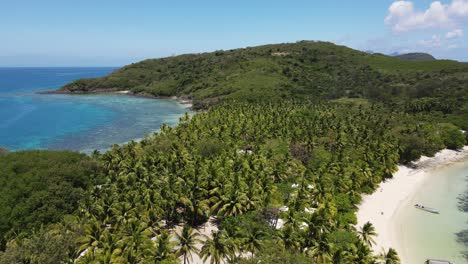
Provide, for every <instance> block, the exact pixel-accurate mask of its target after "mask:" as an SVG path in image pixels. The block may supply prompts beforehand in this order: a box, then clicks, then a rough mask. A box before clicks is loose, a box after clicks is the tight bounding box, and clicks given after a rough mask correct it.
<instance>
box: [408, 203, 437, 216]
mask: <svg viewBox="0 0 468 264" xmlns="http://www.w3.org/2000/svg"><path fill="white" fill-rule="evenodd" d="M414 207H416V208H418V209H421V210H424V211H426V212H429V213H433V214H439V213H440V212H439V210H437V209H435V208H431V207H427V206H424V205H422V204H415V205H414Z"/></svg>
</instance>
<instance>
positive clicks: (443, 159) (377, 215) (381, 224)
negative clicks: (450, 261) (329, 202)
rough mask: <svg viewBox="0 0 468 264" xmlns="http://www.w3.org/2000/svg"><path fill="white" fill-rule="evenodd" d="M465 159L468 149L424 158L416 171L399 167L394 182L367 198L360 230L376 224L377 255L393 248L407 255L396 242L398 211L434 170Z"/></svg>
mask: <svg viewBox="0 0 468 264" xmlns="http://www.w3.org/2000/svg"><path fill="white" fill-rule="evenodd" d="M463 160H468V146H465V147H464V148H463V149H462V150H461V151H453V150H447V149H445V150H442V151H440V152H438V153H437V154H436V155H435V157H431V158H428V157H422V158H421V159H420V160H418V161H416V162H414V165H415V167H414V168H409V167H407V166H402V165H400V166H398V171H397V172H396V173H395V174H394V176H393V179H390V180H388V181H386V182H383V183H381V184H380V186H379V188H378V189H377V190H376V192H374V193H373V194H372V195H364V196H363V201H362V203H361V205H360V206H359V210H358V213H357V218H358V227H361V226H362V225H364V223H366V222H367V221H370V222H371V223H372V224H373V225H374V227H375V229H376V232H377V233H378V236H377V237H375V242H376V245H374V247H373V249H374V251H375V253H380V252H381V251H382V249H385V250H388V248H390V247H392V248H395V249H396V250H397V251H398V252H399V253H400V252H404V250H403V248H402V247H401V244H400V243H398V241H397V239H396V232H397V230H396V229H395V226H394V224H395V222H396V219H395V214H396V212H397V211H398V209H399V208H400V207H401V206H402V205H403V204H404V203H405V201H407V200H408V199H409V198H411V197H412V196H413V195H414V194H415V193H416V192H417V191H418V189H419V187H420V186H421V185H422V184H423V182H424V181H426V180H427V179H428V178H429V177H428V176H430V173H431V172H432V171H433V170H435V169H438V168H440V167H444V166H448V165H450V164H452V163H454V162H458V161H463ZM400 258H401V260H402V263H407V262H406V261H405V259H406V258H405V256H404V255H401V253H400Z"/></svg>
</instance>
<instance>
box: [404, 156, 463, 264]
mask: <svg viewBox="0 0 468 264" xmlns="http://www.w3.org/2000/svg"><path fill="white" fill-rule="evenodd" d="M467 177H468V162H463V163H457V164H453V165H450V166H448V167H444V168H441V169H438V170H436V171H434V172H433V173H431V175H430V178H428V180H427V181H426V182H424V184H423V185H422V186H421V187H420V189H419V190H418V192H417V193H416V194H415V195H414V196H412V197H410V198H409V199H408V201H406V202H405V204H404V205H403V206H402V207H401V209H400V210H399V211H398V212H397V213H396V214H397V215H396V219H397V223H395V225H396V226H397V230H399V231H400V232H398V234H397V239H398V241H399V242H400V246H401V247H402V250H400V251H401V252H400V254H402V255H404V259H406V260H407V263H408V264H413V263H414V264H417V263H424V261H425V260H426V259H428V258H434V259H444V260H449V261H452V262H453V263H457V264H463V263H468V260H467V259H466V258H464V257H463V255H462V252H466V251H467V250H468V248H466V246H464V245H463V244H460V243H458V242H457V241H456V240H457V237H456V233H458V232H460V231H462V230H467V229H468V213H466V212H461V211H460V210H459V208H458V206H457V205H458V197H459V196H460V194H462V193H464V192H465V191H466V190H467V188H468V182H467ZM416 203H420V204H425V205H427V206H429V207H434V208H437V209H439V210H440V214H431V213H428V212H425V211H422V210H418V209H415V208H414V207H413V205H414V204H416Z"/></svg>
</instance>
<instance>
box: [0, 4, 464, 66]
mask: <svg viewBox="0 0 468 264" xmlns="http://www.w3.org/2000/svg"><path fill="white" fill-rule="evenodd" d="M465 31H467V32H466V34H465ZM466 35H468V0H445V1H441V2H438V1H426V0H414V1H387V0H360V1H343V0H341V1H338V0H328V1H313V0H308V1H301V0H288V1H275V0H270V1H262V0H257V1H255V0H250V1H246V0H237V1H229V2H228V1H219V0H218V1H211V0H210V1H203V0H199V1H182V0H172V1H159V0H152V1H149V0H138V1H130V0H128V1H119V0H113V1H108V0H94V1H90V0H80V1H71V0H60V1H58V0H41V1H37V0H28V1H26V0H15V1H8V0H0V36H1V38H0V66H120V65H125V64H128V63H131V62H136V61H139V60H142V59H145V58H154V57H164V56H170V55H174V54H182V53H189V52H190V53H193V52H203V51H213V50H218V49H230V48H239V47H245V46H254V45H260V44H268V43H280V42H294V41H297V40H304V39H306V40H325V41H332V42H335V43H337V44H342V45H347V46H350V47H353V48H356V49H360V50H372V51H376V52H383V53H393V52H410V51H424V52H430V53H432V54H433V55H435V56H436V57H438V58H450V59H457V60H463V61H468V45H467V40H468V39H467V37H466Z"/></svg>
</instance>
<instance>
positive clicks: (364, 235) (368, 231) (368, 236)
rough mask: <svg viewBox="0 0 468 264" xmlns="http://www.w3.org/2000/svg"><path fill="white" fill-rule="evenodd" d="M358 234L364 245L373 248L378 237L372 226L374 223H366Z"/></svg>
mask: <svg viewBox="0 0 468 264" xmlns="http://www.w3.org/2000/svg"><path fill="white" fill-rule="evenodd" d="M358 234H359V236H360V237H361V239H362V241H364V243H366V244H367V245H368V246H369V247H372V245H374V244H375V240H374V238H373V237H374V236H377V232H375V227H374V226H373V225H372V223H370V222H367V223H365V224H364V225H363V226H362V227H361V228H360V230H359V231H358Z"/></svg>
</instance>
